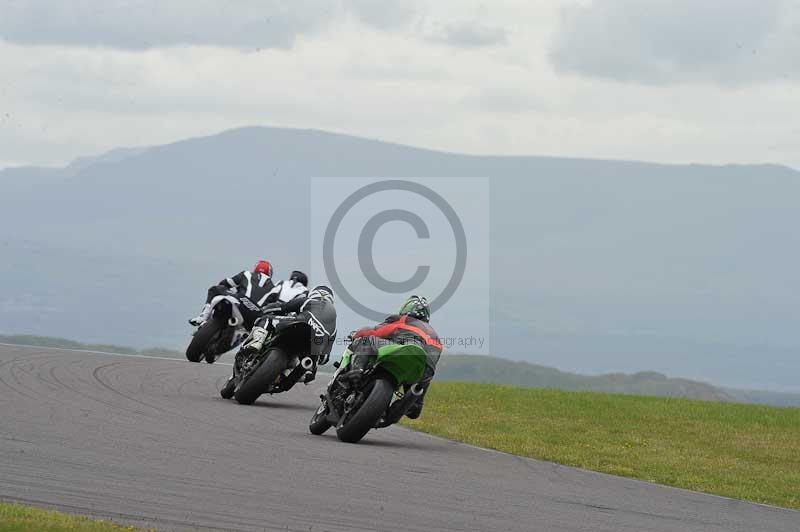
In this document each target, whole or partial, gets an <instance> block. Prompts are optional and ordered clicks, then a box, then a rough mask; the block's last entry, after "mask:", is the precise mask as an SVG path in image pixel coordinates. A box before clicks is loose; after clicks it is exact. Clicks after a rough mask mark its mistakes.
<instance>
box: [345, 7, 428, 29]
mask: <svg viewBox="0 0 800 532" xmlns="http://www.w3.org/2000/svg"><path fill="white" fill-rule="evenodd" d="M347 5H348V7H349V9H350V10H351V11H352V12H353V14H354V15H355V16H356V18H357V19H358V20H360V21H361V22H363V23H364V24H366V25H367V26H371V27H373V28H377V29H381V30H392V29H397V28H402V27H405V26H407V25H408V24H410V23H411V22H412V21H413V20H414V18H415V16H416V14H417V12H418V6H417V5H416V3H415V2H414V1H412V0H383V1H380V2H378V1H376V0H348V1H347Z"/></svg>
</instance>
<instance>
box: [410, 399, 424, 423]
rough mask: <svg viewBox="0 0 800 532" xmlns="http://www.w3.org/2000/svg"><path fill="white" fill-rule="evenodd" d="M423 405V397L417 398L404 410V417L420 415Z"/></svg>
mask: <svg viewBox="0 0 800 532" xmlns="http://www.w3.org/2000/svg"><path fill="white" fill-rule="evenodd" d="M423 406H424V401H423V398H422V397H420V398H419V400H418V401H417V402H416V403H414V404H413V405H411V407H410V408H409V409H408V410H407V411H406V417H407V418H409V419H417V418H418V417H419V416H421V415H422V407H423Z"/></svg>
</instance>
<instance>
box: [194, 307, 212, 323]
mask: <svg viewBox="0 0 800 532" xmlns="http://www.w3.org/2000/svg"><path fill="white" fill-rule="evenodd" d="M209 317H211V305H209V304H208V303H206V304H205V305H204V306H203V310H201V311H200V314H199V315H198V316H197V317H195V318H192V319H190V320H189V323H190V324H191V325H194V326H195V327H200V326H201V325H203V324H204V323H205V322H207V321H208V318H209Z"/></svg>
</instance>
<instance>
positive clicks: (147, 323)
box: [0, 128, 800, 391]
mask: <svg viewBox="0 0 800 532" xmlns="http://www.w3.org/2000/svg"><path fill="white" fill-rule="evenodd" d="M311 176H323V177H324V176H329V177H332V176H356V177H357V176H369V177H398V176H399V177H404V176H430V177H432V178H435V177H440V176H457V177H469V176H482V177H483V176H485V177H488V178H489V179H490V180H491V185H492V189H491V196H490V199H489V201H490V209H491V228H490V229H491V231H490V232H491V245H492V256H491V268H490V272H488V273H487V282H489V283H490V287H491V294H492V303H493V307H492V312H493V319H492V325H493V338H492V349H491V350H492V352H496V353H499V354H502V355H503V356H507V357H511V358H516V359H521V360H528V361H531V362H536V363H541V364H546V365H548V366H555V367H558V368H560V369H563V370H568V371H574V372H581V373H608V372H617V371H624V372H636V371H643V370H655V371H658V372H661V373H666V374H671V375H684V376H687V377H689V378H692V379H699V380H705V381H710V382H714V383H717V384H722V385H726V386H736V387H748V388H765V389H772V390H783V391H791V390H795V391H800V384H798V382H800V381H798V379H797V375H798V374H800V328H798V327H797V323H800V232H798V231H797V230H796V227H798V226H799V225H800V209H798V208H797V207H798V201H799V200H798V198H800V174H798V173H797V172H795V171H793V170H790V169H788V168H783V167H777V166H726V167H712V166H698V165H687V166H666V165H655V164H647V163H636V162H619V161H593V160H578V159H558V158H543V157H474V156H465V155H457V154H447V153H440V152H435V151H430V150H423V149H417V148H409V147H404V146H399V145H393V144H387V143H382V142H378V141H373V140H366V139H359V138H356V137H350V136H345V135H335V134H329V133H325V132H320V131H311V130H290V129H271V128H246V129H239V130H233V131H228V132H225V133H222V134H219V135H216V136H212V137H206V138H198V139H191V140H187V141H182V142H178V143H174V144H170V145H166V146H157V147H152V148H147V149H137V150H131V151H121V152H120V151H118V152H115V153H114V154H113V155H112V156H108V157H99V158H89V159H83V160H81V161H78V162H76V163H75V164H74V165H71V167H70V168H68V169H62V170H47V169H13V170H6V171H3V172H0V190H2V194H0V249H1V250H2V253H3V259H4V260H3V261H2V262H0V331H4V332H19V331H25V332H30V333H35V334H48V335H50V334H53V335H62V336H70V337H78V338H93V339H99V340H101V341H103V342H112V343H113V342H116V343H124V344H130V345H135V346H140V347H141V346H147V345H154V344H157V345H166V346H169V347H179V346H181V345H182V344H183V343H184V342H185V341H186V339H187V336H186V335H187V333H188V328H186V326H185V319H186V318H187V317H188V316H189V315H191V314H193V313H195V312H196V311H197V308H198V304H199V303H200V300H201V299H202V297H203V293H204V290H205V288H206V287H207V285H208V284H209V283H210V282H211V281H216V280H217V279H218V278H219V277H220V276H221V275H227V274H230V273H233V271H235V270H236V269H239V268H241V267H242V266H248V265H250V263H251V262H252V261H253V260H254V259H255V258H258V257H260V256H269V257H270V258H272V259H273V260H275V261H276V263H277V266H278V273H279V275H285V274H286V273H288V271H289V270H291V269H292V268H298V267H299V268H307V267H308V265H309V261H310V254H309V249H308V238H309V231H310V224H309V211H308V206H307V205H304V204H302V203H300V204H298V203H289V202H283V201H274V199H275V197H280V194H281V191H285V190H291V191H292V192H293V193H297V194H305V195H308V193H309V191H310V188H309V187H310V181H309V178H310V177H311ZM271 200H273V201H271ZM468 312H469V309H461V308H448V309H447V312H446V315H442V316H440V317H439V318H438V319H439V321H438V322H437V323H439V324H440V327H441V326H446V324H447V323H453V322H457V321H458V320H459V319H460V317H462V316H466V315H467V313H468ZM358 325H361V324H360V323H352V324H350V323H347V324H342V327H343V328H348V327H351V326H352V327H356V326H358ZM442 332H443V333H446V331H442Z"/></svg>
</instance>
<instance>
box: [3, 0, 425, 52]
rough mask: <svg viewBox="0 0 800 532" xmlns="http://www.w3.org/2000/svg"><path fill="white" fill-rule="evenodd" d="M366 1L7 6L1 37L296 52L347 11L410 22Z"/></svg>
mask: <svg viewBox="0 0 800 532" xmlns="http://www.w3.org/2000/svg"><path fill="white" fill-rule="evenodd" d="M380 7H381V8H382V9H379V8H378V6H377V5H376V4H375V3H370V2H366V1H364V0H340V1H338V2H331V1H325V0H292V1H291V2H285V1H280V0H237V1H236V2H231V1H229V0H170V1H169V2H161V1H157V0H150V1H148V0H138V1H131V0H127V1H126V0H84V1H82V2H61V1H59V0H28V1H25V2H3V8H2V9H3V15H2V17H0V38H2V39H5V40H7V41H10V42H15V43H20V44H56V45H67V46H106V47H112V48H121V49H129V50H143V49H148V48H154V47H159V46H171V45H217V46H228V47H239V48H290V47H291V46H292V45H293V44H294V41H295V39H296V38H297V37H298V36H299V35H303V34H308V33H313V32H315V31H317V30H319V29H321V28H323V27H325V26H327V25H329V24H331V23H332V22H335V21H337V20H339V19H341V18H343V17H344V16H345V15H347V14H348V13H352V14H354V16H355V17H356V18H357V19H359V20H361V21H362V22H364V23H365V24H368V25H371V26H375V27H379V28H389V27H392V26H396V25H398V24H401V23H403V24H404V23H405V21H407V20H408V18H409V17H410V16H412V14H413V13H412V11H411V10H412V8H411V7H410V5H407V4H406V3H401V2H399V1H393V2H389V4H388V7H387V6H384V5H383V4H381V6H380Z"/></svg>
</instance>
